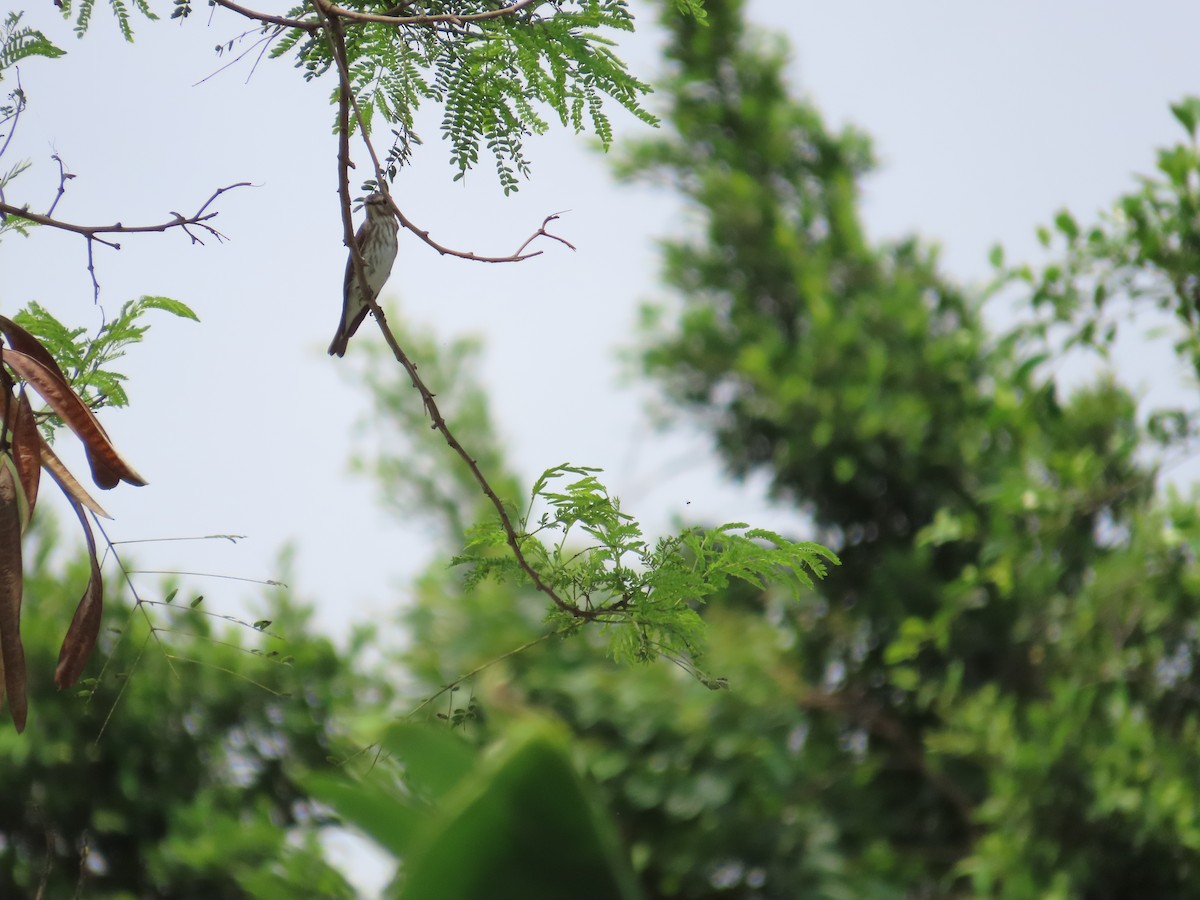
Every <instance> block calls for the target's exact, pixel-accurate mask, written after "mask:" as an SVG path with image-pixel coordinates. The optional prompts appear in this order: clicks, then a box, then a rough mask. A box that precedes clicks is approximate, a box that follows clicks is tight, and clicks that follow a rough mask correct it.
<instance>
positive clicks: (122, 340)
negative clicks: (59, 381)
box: [15, 296, 200, 410]
mask: <svg viewBox="0 0 1200 900" xmlns="http://www.w3.org/2000/svg"><path fill="white" fill-rule="evenodd" d="M152 309H157V310H160V311H162V312H166V313H169V314H171V315H173V316H176V317H178V318H181V319H190V320H192V321H193V322H198V321H200V320H199V318H198V317H197V316H196V313H195V312H193V311H192V309H191V308H190V307H188V306H187V305H186V304H185V303H182V302H180V301H178V300H172V299H171V298H169V297H151V296H144V297H139V298H138V299H137V300H129V301H126V302H125V303H123V304H122V305H121V309H120V310H119V311H118V312H117V314H116V316H114V317H113V318H111V319H106V320H105V321H104V323H103V324H102V325H101V326H100V327H99V328H98V329H97V330H96V332H95V334H89V332H88V329H86V328H83V327H72V326H68V325H66V324H64V323H63V322H61V321H60V320H59V319H58V318H56V317H55V316H54V314H53V313H51V312H50V311H49V310H48V309H46V308H45V307H44V306H42V305H41V304H40V303H37V302H32V303H30V304H29V305H28V306H27V307H26V308H25V309H23V310H22V311H21V312H19V313H17V315H16V317H15V319H16V321H17V323H18V324H20V325H21V326H22V327H24V328H25V329H26V330H27V331H29V332H30V333H31V334H33V335H35V336H36V337H37V338H38V339H39V340H40V341H41V342H42V344H44V345H45V347H46V348H47V350H48V351H49V352H50V354H51V356H53V357H54V359H55V360H57V362H58V364H59V366H61V367H62V369H63V372H64V374H65V375H66V377H67V381H68V382H69V383H70V385H71V388H72V389H73V390H74V391H75V392H76V393H78V394H79V396H80V398H82V400H83V401H84V403H85V404H87V406H88V407H90V408H91V409H93V410H96V409H100V408H102V407H105V406H114V407H123V406H128V405H129V395H128V394H127V393H126V391H125V387H124V384H125V381H126V377H125V375H123V374H122V373H121V372H119V371H117V370H116V369H114V368H113V367H112V365H113V363H115V362H116V361H117V360H119V359H121V358H122V357H124V356H125V352H126V350H127V349H128V347H129V346H130V345H132V344H136V343H140V342H141V340H142V339H143V337H144V336H145V334H146V331H147V330H148V329H149V328H150V326H149V324H146V323H145V322H144V319H143V317H144V316H145V314H146V313H147V312H149V311H150V310H152Z"/></svg>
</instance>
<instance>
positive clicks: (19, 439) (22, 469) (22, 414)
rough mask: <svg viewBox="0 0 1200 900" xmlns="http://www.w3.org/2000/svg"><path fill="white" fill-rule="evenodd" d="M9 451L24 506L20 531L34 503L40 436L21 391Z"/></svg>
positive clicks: (31, 412) (38, 477)
mask: <svg viewBox="0 0 1200 900" xmlns="http://www.w3.org/2000/svg"><path fill="white" fill-rule="evenodd" d="M13 420H14V421H13V426H12V453H13V462H14V463H16V466H17V477H18V478H19V479H20V482H21V490H22V492H23V493H24V494H25V499H26V501H27V506H26V507H25V508H23V509H22V510H21V512H22V514H23V516H22V519H21V533H22V534H24V533H25V531H26V530H27V529H28V528H29V522H30V520H31V519H32V518H33V508H34V506H35V505H37V495H38V485H39V483H40V482H41V475H42V449H41V445H42V436H41V434H40V433H39V432H38V427H37V422H36V421H35V420H34V417H33V407H32V406H30V405H29V395H28V394H26V393H25V392H24V391H21V394H20V396H19V397H18V398H17V410H16V414H15V415H14V416H13Z"/></svg>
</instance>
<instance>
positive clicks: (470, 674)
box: [408, 628, 564, 719]
mask: <svg viewBox="0 0 1200 900" xmlns="http://www.w3.org/2000/svg"><path fill="white" fill-rule="evenodd" d="M563 631H564V629H562V628H559V629H558V630H556V631H548V632H546V633H545V634H543V635H541V636H539V637H535V638H534V639H533V640H531V641H526V642H525V643H524V644H522V645H521V646H520V647H514V648H513V649H512V650H509V651H508V652H507V653H501V654H500V655H499V656H497V657H495V658H494V659H489V660H488V661H487V662H485V663H480V664H479V665H477V666H476V667H475V668H473V669H472V670H471V671H470V672H465V673H463V674H462V675H459V676H458V677H457V678H455V679H454V680H453V681H451V682H450V683H449V684H445V685H443V686H442V688H441V690H439V691H438V692H437V693H435V694H432V695H431V696H429V697H426V698H425V699H424V700H422V701H421V702H420V703H419V704H417V705H416V706H415V707H413V709H412V711H411V712H409V714H408V718H410V719H411V718H412V717H413V716H415V715H416V714H417V713H419V712H420V711H421V710H423V709H424V708H425V707H427V706H428V705H429V704H430V703H432V702H433V701H434V700H436V699H437V698H438V697H440V696H442V694H445V693H447V692H448V691H453V690H454V689H455V688H457V687H459V686H460V685H461V684H462V683H463V682H464V681H466V680H467V679H468V678H474V677H475V676H476V675H478V674H479V673H480V672H482V671H483V670H484V669H488V668H491V667H492V666H494V665H496V663H501V662H504V660H506V659H508V658H509V657H511V656H516V655H517V654H518V653H524V652H525V651H526V650H528V649H529V648H530V647H536V646H537V645H538V644H540V643H542V642H543V641H548V640H550V638H552V637H558V636H559V635H560V634H562V633H563Z"/></svg>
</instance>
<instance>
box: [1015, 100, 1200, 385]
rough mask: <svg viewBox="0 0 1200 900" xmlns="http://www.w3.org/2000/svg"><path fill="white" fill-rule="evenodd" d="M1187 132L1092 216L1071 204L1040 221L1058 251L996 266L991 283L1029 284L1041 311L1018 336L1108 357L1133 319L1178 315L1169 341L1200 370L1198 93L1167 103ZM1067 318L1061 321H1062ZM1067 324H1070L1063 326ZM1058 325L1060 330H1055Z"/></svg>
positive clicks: (1045, 240)
mask: <svg viewBox="0 0 1200 900" xmlns="http://www.w3.org/2000/svg"><path fill="white" fill-rule="evenodd" d="M1171 111H1172V112H1173V113H1174V115H1175V118H1176V120H1177V121H1178V122H1179V124H1180V125H1181V126H1182V127H1183V129H1184V130H1185V131H1186V132H1187V140H1186V141H1185V142H1181V143H1179V144H1176V145H1174V146H1172V147H1165V148H1161V149H1159V151H1158V156H1157V161H1156V166H1155V169H1156V172H1155V174H1154V175H1151V176H1145V177H1142V178H1140V179H1139V181H1140V186H1139V187H1138V189H1137V190H1135V191H1131V192H1130V193H1127V194H1125V195H1123V196H1121V197H1119V198H1118V199H1117V201H1116V202H1115V203H1114V204H1113V206H1112V208H1111V209H1110V210H1109V211H1108V212H1107V213H1105V214H1103V215H1102V216H1100V218H1099V220H1098V221H1097V222H1095V223H1093V224H1091V225H1088V226H1086V227H1085V226H1083V225H1080V224H1079V223H1078V222H1077V221H1076V219H1075V218H1074V217H1073V216H1072V215H1071V214H1070V213H1069V212H1067V211H1066V210H1063V211H1062V212H1060V213H1059V214H1058V215H1057V216H1056V217H1055V219H1054V223H1053V226H1052V227H1046V226H1043V227H1042V228H1039V229H1038V236H1039V239H1040V240H1041V242H1042V244H1043V245H1044V246H1046V247H1048V248H1051V249H1053V251H1054V254H1055V259H1054V260H1053V261H1052V262H1050V263H1048V264H1046V265H1044V266H1042V267H1040V268H1034V267H1031V266H1024V265H1016V266H1004V265H1003V257H1000V258H998V259H997V260H995V261H994V262H995V264H996V267H997V270H998V271H997V277H996V284H995V286H994V287H993V290H995V291H1001V290H1003V289H1005V288H1011V289H1016V290H1022V291H1027V292H1029V293H1030V295H1031V300H1032V304H1033V307H1034V309H1035V310H1037V311H1038V312H1039V313H1041V315H1040V316H1039V318H1037V319H1036V320H1034V321H1033V322H1031V323H1030V324H1029V325H1028V327H1027V328H1026V329H1025V331H1024V332H1023V334H1022V337H1023V338H1024V339H1025V340H1027V341H1030V342H1031V343H1036V344H1042V345H1044V344H1046V342H1047V341H1049V340H1050V339H1051V338H1055V339H1057V340H1060V341H1061V344H1062V348H1063V349H1064V350H1071V349H1074V348H1086V349H1088V350H1090V351H1093V352H1095V353H1097V354H1099V355H1100V357H1101V358H1105V359H1106V358H1108V356H1109V354H1110V353H1111V351H1112V348H1113V347H1114V345H1115V343H1116V341H1117V339H1118V337H1119V335H1120V334H1121V332H1122V330H1123V329H1124V328H1126V327H1128V322H1130V321H1132V320H1134V319H1136V320H1137V321H1138V322H1139V323H1141V322H1146V321H1150V322H1152V323H1154V325H1156V326H1161V323H1162V322H1163V321H1164V317H1163V316H1157V315H1155V313H1165V314H1166V316H1167V317H1169V318H1166V319H1165V321H1167V322H1172V320H1173V327H1171V328H1170V329H1169V333H1170V334H1172V335H1173V337H1174V340H1173V345H1172V350H1173V352H1175V353H1176V354H1179V355H1182V356H1185V357H1186V358H1187V359H1188V360H1189V362H1190V364H1191V366H1192V368H1193V370H1194V371H1196V372H1198V373H1200V287H1198V286H1197V279H1196V272H1198V271H1200V148H1198V145H1197V143H1196V132H1197V126H1198V122H1200V118H1198V117H1200V98H1197V97H1187V98H1184V99H1183V100H1181V101H1180V102H1179V103H1177V104H1174V105H1173V106H1172V107H1171ZM1064 326H1065V329H1064ZM1064 332H1065V333H1064ZM1060 334H1062V337H1058V336H1059V335H1060Z"/></svg>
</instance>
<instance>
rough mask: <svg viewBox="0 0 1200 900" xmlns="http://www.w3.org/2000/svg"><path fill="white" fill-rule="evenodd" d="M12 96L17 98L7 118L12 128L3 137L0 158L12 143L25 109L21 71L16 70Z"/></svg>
mask: <svg viewBox="0 0 1200 900" xmlns="http://www.w3.org/2000/svg"><path fill="white" fill-rule="evenodd" d="M13 96H14V97H16V98H17V105H16V106H15V107H14V108H13V113H12V115H11V116H9V119H11V120H12V127H10V128H9V129H8V134H7V135H5V137H4V146H3V147H0V156H3V155H4V152H5V151H6V150H8V145H9V144H10V143H11V142H12V139H13V135H14V134H16V133H17V124H18V123H19V122H20V121H21V112H22V110H24V109H25V91H24V90H22V88H21V70H20V68H17V89H16V90H15V91H13Z"/></svg>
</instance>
